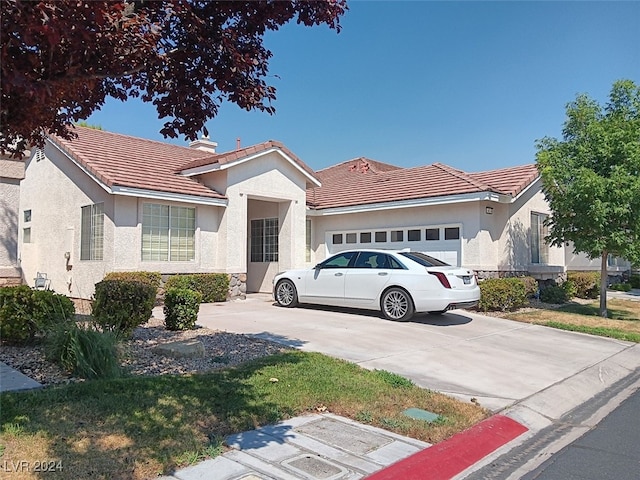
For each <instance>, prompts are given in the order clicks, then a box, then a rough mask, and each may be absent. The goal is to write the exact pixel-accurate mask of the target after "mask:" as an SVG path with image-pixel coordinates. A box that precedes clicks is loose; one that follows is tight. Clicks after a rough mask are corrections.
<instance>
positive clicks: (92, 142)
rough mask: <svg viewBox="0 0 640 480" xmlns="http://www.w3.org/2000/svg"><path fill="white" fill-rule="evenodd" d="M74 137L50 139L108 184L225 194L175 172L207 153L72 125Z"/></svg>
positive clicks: (220, 195) (174, 191) (209, 153)
mask: <svg viewBox="0 0 640 480" xmlns="http://www.w3.org/2000/svg"><path fill="white" fill-rule="evenodd" d="M74 131H75V133H77V135H78V137H77V138H74V139H71V140H65V139H63V138H60V137H57V136H51V137H50V139H51V140H52V141H53V142H54V143H55V144H56V145H58V146H59V147H60V148H61V149H62V150H63V151H65V152H66V153H67V154H68V155H69V156H70V157H71V158H73V159H74V160H75V161H76V162H78V163H79V164H80V165H82V167H84V168H85V169H86V170H87V171H89V172H90V173H91V174H92V175H94V176H95V177H96V178H97V179H98V180H100V181H101V182H102V183H104V184H105V185H107V186H108V187H128V188H139V189H143V190H153V191H159V192H169V193H177V194H181V195H195V196H200V197H208V198H218V199H224V198H225V196H224V195H222V194H220V193H219V192H216V191H215V190H213V189H211V188H209V187H206V186H205V185H202V184H201V183H198V182H197V181H196V180H194V179H192V178H188V177H185V176H182V175H178V174H177V173H176V172H177V171H178V170H179V169H180V167H181V166H182V165H184V164H185V163H186V162H187V161H194V160H195V159H199V158H200V159H201V158H204V157H209V158H210V157H211V155H212V154H211V152H206V151H203V150H197V149H194V148H187V147H180V146H177V145H171V144H168V143H162V142H156V141H153V140H146V139H143V138H136V137H131V136H128V135H121V134H118V133H111V132H106V131H103V130H96V129H92V128H86V127H75V129H74Z"/></svg>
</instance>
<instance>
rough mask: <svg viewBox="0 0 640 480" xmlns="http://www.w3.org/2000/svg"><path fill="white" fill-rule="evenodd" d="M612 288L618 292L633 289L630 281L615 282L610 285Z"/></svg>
mask: <svg viewBox="0 0 640 480" xmlns="http://www.w3.org/2000/svg"><path fill="white" fill-rule="evenodd" d="M609 288H610V289H611V290H616V291H618V292H628V291H630V290H631V284H630V283H614V284H612V285H610V286H609Z"/></svg>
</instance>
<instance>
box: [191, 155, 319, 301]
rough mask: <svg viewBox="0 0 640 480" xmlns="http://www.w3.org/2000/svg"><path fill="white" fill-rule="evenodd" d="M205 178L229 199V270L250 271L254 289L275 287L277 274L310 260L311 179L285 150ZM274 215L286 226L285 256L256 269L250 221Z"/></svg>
mask: <svg viewBox="0 0 640 480" xmlns="http://www.w3.org/2000/svg"><path fill="white" fill-rule="evenodd" d="M200 180H201V181H202V182H203V183H204V184H205V185H209V186H212V187H214V188H216V190H218V191H219V192H221V193H223V194H224V195H226V197H227V198H228V206H227V208H226V209H225V211H224V212H223V214H222V217H221V221H220V232H221V233H220V236H219V238H218V245H217V254H218V258H219V260H220V264H221V265H225V268H226V272H227V273H237V272H247V275H248V278H247V289H248V290H249V291H269V290H270V288H271V280H272V278H273V275H275V273H277V272H278V271H279V270H286V269H289V268H293V267H295V266H297V265H299V264H301V263H302V262H304V253H305V229H304V225H305V215H306V213H305V210H306V207H305V201H306V193H305V192H306V190H305V189H306V181H307V179H306V177H305V176H304V175H303V174H302V173H301V172H300V171H299V170H298V169H296V168H295V167H294V166H293V165H292V164H291V163H290V162H289V161H287V159H285V158H284V157H283V156H282V155H281V154H280V153H278V152H270V153H267V154H265V155H262V156H259V157H257V158H254V159H251V160H249V161H246V162H243V163H238V164H236V165H234V166H232V167H231V168H228V169H224V170H221V171H217V172H212V173H208V174H205V175H202V176H201V178H200ZM250 202H251V205H252V208H251V211H250V209H249V205H250ZM261 209H262V210H264V211H262V210H261ZM262 215H264V216H262ZM274 216H277V217H278V218H279V226H280V234H279V261H278V262H277V263H276V262H274V264H273V265H264V266H262V267H260V268H259V267H258V265H254V266H253V267H254V268H252V269H250V268H249V267H248V248H249V230H248V228H249V220H250V219H251V218H267V217H274Z"/></svg>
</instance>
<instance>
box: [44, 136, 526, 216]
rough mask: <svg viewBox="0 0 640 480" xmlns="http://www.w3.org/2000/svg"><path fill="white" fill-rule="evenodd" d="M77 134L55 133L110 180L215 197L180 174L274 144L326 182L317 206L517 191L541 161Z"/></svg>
mask: <svg viewBox="0 0 640 480" xmlns="http://www.w3.org/2000/svg"><path fill="white" fill-rule="evenodd" d="M75 132H76V133H77V134H78V137H77V138H74V139H72V140H65V139H63V138H60V137H57V136H51V137H50V139H51V141H52V142H54V143H55V144H56V145H57V146H58V147H59V148H60V149H62V150H63V151H64V152H66V153H67V155H69V156H70V157H71V158H73V159H74V160H75V161H76V162H78V163H79V164H80V165H81V166H82V167H83V168H85V169H86V170H87V171H88V172H89V173H91V174H92V175H94V176H95V177H96V178H97V179H98V180H100V181H101V182H103V183H104V184H105V185H107V186H108V187H128V188H136V189H142V190H152V191H158V192H168V193H175V194H181V195H194V196H199V197H207V198H214V199H225V196H224V195H222V194H221V193H220V192H217V191H215V190H213V189H211V188H209V187H207V186H205V185H203V184H201V183H199V182H198V181H197V180H195V179H194V178H193V177H187V176H185V175H181V174H180V172H184V171H187V170H190V169H195V168H199V167H206V166H207V165H225V164H230V163H233V162H234V161H236V160H241V159H242V158H246V157H249V156H251V155H255V154H259V153H261V152H265V151H267V150H270V149H273V148H276V149H279V150H281V151H282V152H283V153H284V154H285V155H287V156H288V157H289V158H291V159H292V160H293V161H294V162H295V163H296V164H297V165H298V166H299V167H300V168H301V169H302V170H304V171H305V172H306V173H307V174H308V175H310V177H312V178H315V179H316V180H319V181H320V182H322V185H321V186H320V187H317V186H311V187H309V188H307V204H308V205H309V206H310V207H312V208H316V209H325V208H334V207H347V206H356V205H367V204H372V203H385V202H395V201H403V200H414V199H423V198H430V197H440V196H450V195H458V194H466V193H481V192H494V193H497V194H503V195H510V196H514V197H515V196H516V195H518V194H519V193H520V192H522V191H523V190H524V189H525V188H526V187H527V186H528V185H530V184H531V183H532V182H533V181H534V180H535V179H536V178H538V170H537V168H536V166H535V165H523V166H519V167H509V168H503V169H498V170H489V171H486V172H477V173H466V172H463V171H462V170H457V169H455V168H452V167H449V166H447V165H444V164H441V163H434V164H433V165H428V166H423V167H414V168H401V167H397V166H395V165H390V164H388V163H382V162H378V161H375V160H371V159H368V158H364V157H359V158H355V159H352V160H349V161H346V162H342V163H339V164H337V165H334V166H332V167H329V168H325V169H323V170H319V171H318V172H314V171H313V170H311V169H310V168H309V167H308V166H307V165H306V164H305V163H304V162H302V161H301V160H300V159H299V158H298V157H297V156H296V155H294V154H293V153H292V152H291V151H290V150H289V149H288V148H286V147H285V146H284V145H283V144H282V143H280V142H276V141H273V140H269V141H267V142H264V143H260V144H258V145H253V146H250V147H245V148H242V149H239V150H236V151H231V152H225V153H211V152H207V151H204V150H198V149H194V148H188V147H181V146H177V145H171V144H167V143H162V142H157V141H153V140H147V139H142V138H136V137H131V136H128V135H122V134H118V133H111V132H106V131H102V130H96V129H92V128H86V127H75Z"/></svg>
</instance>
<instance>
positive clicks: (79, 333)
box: [45, 322, 121, 379]
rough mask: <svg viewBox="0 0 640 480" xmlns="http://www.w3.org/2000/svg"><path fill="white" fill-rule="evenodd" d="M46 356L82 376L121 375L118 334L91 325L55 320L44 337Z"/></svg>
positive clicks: (104, 376) (114, 376)
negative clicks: (61, 322)
mask: <svg viewBox="0 0 640 480" xmlns="http://www.w3.org/2000/svg"><path fill="white" fill-rule="evenodd" d="M45 346H46V349H45V351H46V356H47V359H49V360H51V361H53V362H56V363H57V364H59V365H60V366H61V367H62V368H64V369H65V370H67V371H69V372H72V373H73V374H74V375H77V376H79V377H82V378H86V379H95V378H116V377H119V376H120V375H121V367H120V362H119V357H118V337H117V335H116V334H115V333H114V332H108V331H107V332H100V331H98V330H96V329H95V328H94V327H93V326H91V325H78V324H76V323H75V322H72V323H68V324H58V325H56V326H55V327H54V328H52V329H51V330H50V331H49V333H48V335H47V337H46V343H45Z"/></svg>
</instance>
